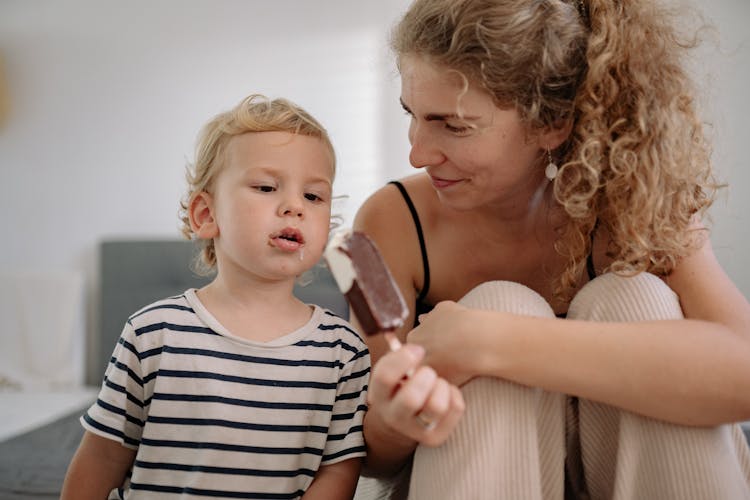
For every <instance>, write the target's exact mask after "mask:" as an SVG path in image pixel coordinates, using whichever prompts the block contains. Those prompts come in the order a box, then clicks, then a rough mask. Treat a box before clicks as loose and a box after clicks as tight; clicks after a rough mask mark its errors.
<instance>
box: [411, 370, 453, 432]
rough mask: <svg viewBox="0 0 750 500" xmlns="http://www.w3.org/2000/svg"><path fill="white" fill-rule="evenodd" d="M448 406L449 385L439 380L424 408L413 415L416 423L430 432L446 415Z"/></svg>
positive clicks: (449, 400)
mask: <svg viewBox="0 0 750 500" xmlns="http://www.w3.org/2000/svg"><path fill="white" fill-rule="evenodd" d="M450 405H451V389H450V384H449V383H448V381H446V380H445V379H443V378H439V379H437V380H436V381H435V386H434V388H433V389H432V392H431V393H430V395H429V397H428V398H427V401H426V402H425V404H424V406H423V407H422V409H421V410H419V412H418V413H417V414H416V415H415V418H416V420H417V423H419V424H420V425H421V426H422V427H423V428H424V430H426V431H430V430H432V429H433V428H435V427H436V426H437V424H438V423H439V422H440V420H442V419H443V418H444V417H445V415H446V414H447V413H448V411H449V410H450Z"/></svg>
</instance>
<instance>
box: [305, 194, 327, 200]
mask: <svg viewBox="0 0 750 500" xmlns="http://www.w3.org/2000/svg"><path fill="white" fill-rule="evenodd" d="M305 199H306V200H308V201H323V198H321V197H320V196H318V195H317V194H315V193H305Z"/></svg>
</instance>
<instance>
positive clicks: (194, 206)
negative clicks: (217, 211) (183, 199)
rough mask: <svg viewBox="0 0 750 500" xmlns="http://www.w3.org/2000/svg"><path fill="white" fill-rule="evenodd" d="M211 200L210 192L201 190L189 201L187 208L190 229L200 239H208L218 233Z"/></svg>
mask: <svg viewBox="0 0 750 500" xmlns="http://www.w3.org/2000/svg"><path fill="white" fill-rule="evenodd" d="M213 201H214V200H213V197H212V196H211V195H210V194H208V193H206V192H205V191H202V192H200V193H198V195H197V196H196V197H195V198H193V200H192V201H191V202H190V208H189V210H188V215H189V217H190V229H192V230H193V232H194V233H195V235H196V236H197V237H198V238H200V239H204V240H208V239H211V238H215V237H216V236H218V235H219V226H218V224H216V219H215V218H214V203H213Z"/></svg>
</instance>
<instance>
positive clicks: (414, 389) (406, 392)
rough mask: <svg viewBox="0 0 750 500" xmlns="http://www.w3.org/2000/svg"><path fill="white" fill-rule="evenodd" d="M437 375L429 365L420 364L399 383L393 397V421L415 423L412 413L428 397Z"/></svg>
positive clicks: (416, 411)
mask: <svg viewBox="0 0 750 500" xmlns="http://www.w3.org/2000/svg"><path fill="white" fill-rule="evenodd" d="M437 380H438V376H437V374H436V373H435V370H433V369H432V368H430V367H429V366H420V367H419V368H418V369H417V370H416V371H415V372H414V374H413V375H412V376H411V377H410V378H409V379H408V380H406V381H404V382H403V383H402V385H401V388H400V389H399V390H398V392H397V393H396V394H395V395H394V397H393V405H392V407H391V412H390V417H391V418H392V419H393V422H394V423H395V422H400V423H401V424H400V425H402V426H403V423H404V422H411V424H412V425H413V426H414V425H416V424H415V423H414V422H413V420H414V415H416V414H417V413H418V412H419V410H421V409H422V408H423V407H424V405H425V403H426V402H427V400H428V399H429V397H430V395H431V393H432V391H433V389H434V387H435V382H436V381H437Z"/></svg>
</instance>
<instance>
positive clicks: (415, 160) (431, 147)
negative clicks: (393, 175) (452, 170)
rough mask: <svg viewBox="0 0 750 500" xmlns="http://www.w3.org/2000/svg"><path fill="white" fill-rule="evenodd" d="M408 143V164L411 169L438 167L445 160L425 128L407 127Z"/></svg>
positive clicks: (416, 125)
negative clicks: (409, 143)
mask: <svg viewBox="0 0 750 500" xmlns="http://www.w3.org/2000/svg"><path fill="white" fill-rule="evenodd" d="M409 142H411V151H409V163H411V166H412V167H414V168H423V167H427V166H431V165H439V164H440V163H442V162H443V161H444V160H445V155H443V152H442V151H441V149H440V147H439V146H438V145H437V143H436V142H435V140H434V139H433V138H432V137H431V135H430V134H429V132H428V131H427V130H425V127H420V126H419V125H418V124H416V123H412V125H411V127H409Z"/></svg>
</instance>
